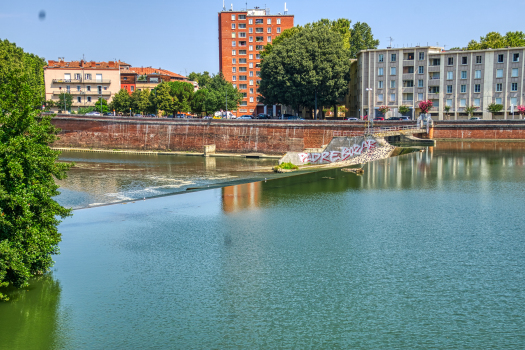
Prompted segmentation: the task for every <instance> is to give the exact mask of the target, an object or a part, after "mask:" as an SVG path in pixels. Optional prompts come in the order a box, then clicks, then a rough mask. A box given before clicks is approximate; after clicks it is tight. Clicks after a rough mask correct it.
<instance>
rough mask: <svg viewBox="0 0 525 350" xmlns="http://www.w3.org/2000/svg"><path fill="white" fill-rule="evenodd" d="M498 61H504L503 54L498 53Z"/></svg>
mask: <svg viewBox="0 0 525 350" xmlns="http://www.w3.org/2000/svg"><path fill="white" fill-rule="evenodd" d="M498 63H503V55H498Z"/></svg>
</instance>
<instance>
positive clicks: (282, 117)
mask: <svg viewBox="0 0 525 350" xmlns="http://www.w3.org/2000/svg"><path fill="white" fill-rule="evenodd" d="M289 117H293V114H283V115H281V116H280V117H279V119H288V118H289Z"/></svg>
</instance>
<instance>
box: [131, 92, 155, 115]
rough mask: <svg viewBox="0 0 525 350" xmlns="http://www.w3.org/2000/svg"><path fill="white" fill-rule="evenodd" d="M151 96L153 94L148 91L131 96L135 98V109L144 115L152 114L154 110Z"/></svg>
mask: <svg viewBox="0 0 525 350" xmlns="http://www.w3.org/2000/svg"><path fill="white" fill-rule="evenodd" d="M150 95H151V92H150V91H149V90H148V89H144V90H142V91H138V90H137V91H135V92H133V94H132V95H131V96H132V98H133V106H134V108H135V109H136V110H138V111H139V112H141V113H142V114H144V113H147V112H150V111H151V110H152V103H151V100H150Z"/></svg>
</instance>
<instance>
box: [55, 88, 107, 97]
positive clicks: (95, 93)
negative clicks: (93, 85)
mask: <svg viewBox="0 0 525 350" xmlns="http://www.w3.org/2000/svg"><path fill="white" fill-rule="evenodd" d="M63 93H70V94H71V95H75V96H76V95H89V96H97V95H98V96H111V91H107V90H104V91H100V92H99V91H97V90H93V91H78V90H69V91H68V90H66V89H62V90H53V95H60V94H63Z"/></svg>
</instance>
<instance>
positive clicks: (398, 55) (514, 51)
mask: <svg viewBox="0 0 525 350" xmlns="http://www.w3.org/2000/svg"><path fill="white" fill-rule="evenodd" d="M524 57H525V48H523V47H517V48H504V49H488V50H472V51H470V50H465V51H463V50H457V51H456V50H454V51H445V50H444V49H443V48H441V47H432V46H429V47H411V48H402V49H399V48H386V49H376V50H365V51H361V52H360V53H359V54H358V59H357V61H355V62H353V63H352V65H353V71H354V72H356V76H355V78H354V79H352V80H351V81H350V86H349V89H350V93H349V96H348V97H347V98H346V104H347V105H346V107H347V108H348V114H347V115H348V116H350V117H358V118H359V117H362V116H364V115H368V114H370V111H371V113H372V115H373V116H382V114H381V113H380V112H379V110H378V108H379V107H380V106H382V105H385V106H388V107H390V110H391V112H389V113H388V114H389V115H391V114H392V113H395V112H396V111H397V109H398V108H399V107H400V106H408V107H409V108H410V113H408V114H409V115H410V116H412V117H416V118H417V116H418V115H419V113H420V112H421V111H420V109H419V108H418V105H419V102H421V101H423V100H431V101H432V102H433V107H432V109H431V110H430V113H431V115H432V117H433V118H434V119H438V120H443V119H445V120H458V119H467V118H468V115H467V113H466V111H465V108H467V107H471V106H474V107H476V110H475V112H474V115H475V116H479V117H482V118H483V119H512V118H513V117H514V118H516V119H517V118H519V115H518V114H517V110H516V106H519V105H523V104H524V102H525V101H524V90H523V84H524V83H525V76H524V72H523V71H524V63H523V62H524ZM492 103H495V104H501V105H502V106H503V110H502V112H501V113H497V114H494V115H492V114H491V113H490V112H489V111H488V110H487V108H488V106H489V105H490V104H492ZM447 109H448V111H447ZM512 111H514V116H513V115H512ZM389 115H387V117H388V116H389Z"/></svg>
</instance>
